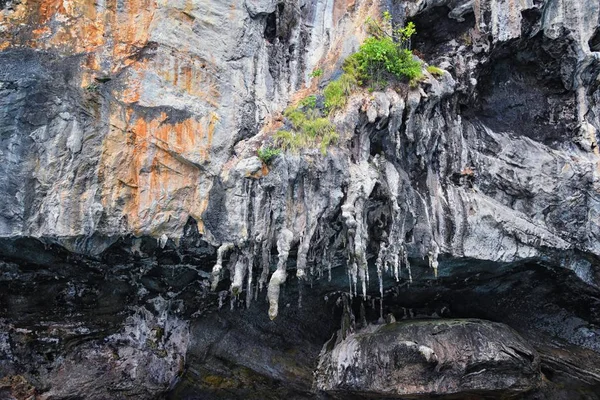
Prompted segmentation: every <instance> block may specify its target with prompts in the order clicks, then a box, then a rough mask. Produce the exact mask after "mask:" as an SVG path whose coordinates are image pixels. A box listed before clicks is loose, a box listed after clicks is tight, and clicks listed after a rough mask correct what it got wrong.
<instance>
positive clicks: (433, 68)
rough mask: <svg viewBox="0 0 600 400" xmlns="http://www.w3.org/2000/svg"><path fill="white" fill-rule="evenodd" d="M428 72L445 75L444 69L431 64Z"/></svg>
mask: <svg viewBox="0 0 600 400" xmlns="http://www.w3.org/2000/svg"><path fill="white" fill-rule="evenodd" d="M427 72H429V73H430V74H431V75H434V76H443V75H444V70H443V69H441V68H438V67H436V66H435V65H430V66H429V67H427Z"/></svg>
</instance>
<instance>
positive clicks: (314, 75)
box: [308, 68, 323, 78]
mask: <svg viewBox="0 0 600 400" xmlns="http://www.w3.org/2000/svg"><path fill="white" fill-rule="evenodd" d="M308 76H309V77H310V78H319V77H321V76H323V69H322V68H316V69H315V70H314V71H313V72H311V73H310V74H309V75H308Z"/></svg>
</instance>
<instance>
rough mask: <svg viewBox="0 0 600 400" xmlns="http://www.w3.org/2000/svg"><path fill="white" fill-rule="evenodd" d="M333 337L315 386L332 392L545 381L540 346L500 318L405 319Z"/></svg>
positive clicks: (522, 388)
mask: <svg viewBox="0 0 600 400" xmlns="http://www.w3.org/2000/svg"><path fill="white" fill-rule="evenodd" d="M332 341H333V340H332ZM332 341H330V342H328V343H327V344H326V345H325V348H324V351H323V353H322V354H321V358H320V362H319V366H318V368H317V372H316V374H315V386H316V389H318V390H322V391H325V392H328V393H329V394H332V395H334V396H335V395H336V394H340V395H347V394H348V392H351V393H354V394H357V395H360V396H369V395H374V396H379V397H381V396H385V397H387V396H410V397H417V398H418V397H421V396H423V397H425V396H431V395H452V396H459V397H461V398H462V396H468V395H485V396H486V397H487V396H493V395H494V393H500V392H501V395H502V396H506V395H507V394H519V393H523V392H526V391H529V390H531V389H534V388H535V387H537V386H538V384H539V383H540V377H541V375H540V362H539V357H538V355H537V353H536V351H535V350H534V349H533V348H532V347H531V346H530V345H529V344H528V343H527V342H525V340H524V339H522V338H521V337H520V336H519V335H518V334H517V333H516V332H514V331H513V330H512V329H511V328H509V327H508V326H506V325H504V324H501V323H495V322H489V321H483V320H475V319H453V320H435V319H432V320H413V321H402V322H395V323H391V324H387V325H376V326H369V327H367V328H365V329H363V330H361V331H358V332H356V333H352V334H350V335H348V336H347V337H346V338H345V339H343V340H338V342H337V343H336V344H335V345H334V346H332V345H333V343H332Z"/></svg>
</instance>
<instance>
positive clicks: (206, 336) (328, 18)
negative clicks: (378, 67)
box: [0, 0, 600, 399]
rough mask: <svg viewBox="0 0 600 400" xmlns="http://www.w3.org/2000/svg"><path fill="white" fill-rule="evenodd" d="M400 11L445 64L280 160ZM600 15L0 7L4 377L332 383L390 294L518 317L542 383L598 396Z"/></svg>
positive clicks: (234, 390) (388, 6)
mask: <svg viewBox="0 0 600 400" xmlns="http://www.w3.org/2000/svg"><path fill="white" fill-rule="evenodd" d="M384 10H389V11H390V12H391V15H392V19H393V21H394V22H397V23H403V22H405V21H407V20H412V21H414V22H415V24H416V26H417V31H418V34H417V36H416V37H415V39H414V41H413V47H414V48H415V50H416V51H417V52H418V53H417V54H418V55H419V57H420V58H421V59H422V60H423V61H424V62H427V63H429V64H431V65H434V64H435V65H437V66H439V67H440V68H442V69H443V70H444V72H443V74H441V75H438V74H436V75H435V76H434V75H432V74H430V73H427V72H424V73H425V79H424V80H423V81H422V82H420V83H419V84H418V85H417V87H409V85H407V84H406V82H395V83H393V84H391V85H389V87H387V88H386V89H383V90H380V91H377V90H375V91H372V92H370V91H369V90H367V89H366V88H362V89H358V90H356V92H355V93H354V94H353V95H352V96H351V97H350V99H349V101H348V103H347V105H346V106H345V108H344V109H343V110H339V111H337V112H336V113H333V114H332V115H331V116H330V118H331V120H332V121H333V123H334V124H335V126H336V130H337V132H338V134H339V136H340V140H339V141H338V143H337V144H336V145H335V146H331V147H330V148H329V149H328V151H327V154H326V155H325V156H323V155H322V154H321V153H320V152H318V151H317V150H311V149H304V150H302V151H300V152H298V153H293V152H286V153H284V154H282V155H280V156H278V157H276V158H275V159H274V161H273V162H272V163H271V165H268V166H267V165H264V163H262V161H261V160H260V159H259V158H258V157H257V149H258V148H260V146H267V145H272V144H273V135H274V133H275V132H277V130H278V129H280V128H282V127H284V126H285V124H286V122H285V121H283V120H282V117H281V114H280V113H281V111H282V110H283V109H284V108H285V107H286V106H288V105H289V104H294V103H295V102H297V101H299V100H300V99H301V98H303V97H304V96H306V95H309V94H313V93H318V90H319V88H321V87H322V86H324V85H325V83H326V82H327V81H329V80H332V79H335V78H336V77H338V76H339V73H340V68H341V65H342V62H343V60H344V58H345V57H346V56H348V55H349V54H351V53H352V52H354V51H355V50H356V49H357V48H358V46H359V44H360V43H361V41H362V40H363V39H364V38H365V36H366V32H365V29H364V21H365V20H366V19H367V18H368V17H373V18H377V17H378V16H379V15H381V12H383V11H384ZM599 22H600V6H599V4H598V2H597V1H594V0H583V1H580V0H556V1H530V0H523V1H512V0H510V1H496V0H470V1H469V0H467V1H465V0H436V1H421V0H417V1H406V2H403V1H383V0H381V1H370V0H369V1H367V0H303V1H292V0H279V1H275V0H229V1H221V0H210V1H206V0H186V1H183V0H177V1H171V0H169V1H166V0H132V1H126V2H123V1H113V0H109V1H92V0H84V1H76V2H73V1H63V0H9V1H2V0H0V160H1V162H0V196H2V197H1V200H2V201H1V202H0V204H1V205H0V328H1V329H0V396H5V397H6V396H9V398H10V396H12V397H15V398H17V397H23V396H24V398H27V396H31V394H30V393H35V395H36V396H41V398H47V399H68V398H78V397H85V398H87V397H90V398H92V397H93V398H98V399H100V398H115V399H117V398H125V397H127V398H130V399H131V398H133V399H135V398H137V399H146V398H153V397H158V396H163V395H165V393H167V392H170V393H172V394H171V395H170V396H172V397H173V398H190V399H191V398H196V397H198V396H199V397H200V398H203V399H205V398H229V399H230V398H250V397H251V396H256V397H257V398H281V397H288V398H294V397H296V398H311V396H313V394H311V392H310V391H311V387H312V381H311V380H312V379H311V377H312V375H311V371H312V370H313V369H314V368H315V367H316V362H317V355H318V351H319V349H320V348H321V346H322V344H323V343H324V342H325V341H326V339H327V338H329V337H331V335H332V334H333V333H334V332H335V331H336V330H337V329H338V328H339V325H340V324H341V325H343V326H345V327H346V328H348V329H350V328H351V329H358V328H359V327H361V326H362V327H365V326H367V325H368V324H369V323H374V322H376V321H378V320H379V319H381V318H382V316H383V314H385V313H391V314H393V315H395V316H396V318H397V319H400V318H404V319H412V318H414V317H416V316H423V315H425V316H428V317H436V318H439V317H455V318H484V319H490V320H494V321H500V322H503V323H505V324H507V325H509V326H510V327H512V328H513V329H515V330H517V331H518V332H519V334H520V335H521V336H522V337H524V338H525V340H527V341H528V342H530V343H531V344H532V345H533V346H534V347H535V349H536V351H538V352H539V354H540V360H541V361H540V362H541V365H542V372H543V374H544V376H545V378H546V379H545V380H544V381H543V384H542V385H541V386H540V387H539V388H538V389H536V390H535V391H534V392H532V394H531V396H533V397H531V398H557V399H558V398H577V397H576V396H580V398H597V395H595V393H600V391H598V390H596V389H597V388H598V385H599V384H600V369H598V365H600V363H599V361H600V357H599V355H598V353H599V352H600V340H599V338H600V331H599V329H598V326H599V324H600V314H599V312H600V303H599V300H598V299H599V298H600V290H599V285H600V267H599V265H600V263H599V259H598V257H599V256H600V244H599V243H600V241H599V240H598V239H599V237H600V220H599V215H600V197H599V196H600V195H599V193H600V191H599V189H600V187H599V184H598V182H599V181H598V174H599V171H600V170H599V169H598V165H599V164H598V162H599V160H600V153H599V150H598V144H597V134H598V129H600V119H599V116H600V110H599V104H600V91H599V86H598V74H599V73H600V61H599V57H598V54H600V53H598V51H599V50H600V33H599V32H600V30H599V29H598V26H599ZM318 68H319V69H322V70H323V71H324V73H323V76H322V77H320V78H310V76H309V75H310V73H311V72H312V71H314V70H315V69H318ZM317 97H318V99H317V103H318V104H320V105H322V103H323V101H322V100H323V99H322V98H321V96H320V95H319V96H317ZM530 280H531V281H530ZM342 291H345V292H349V294H350V295H351V296H352V300H351V301H349V304H347V306H344V307H342V306H340V304H341V303H343V302H344V300H343V299H344V298H345V295H342V294H341V292H342ZM458 293H460V295H458ZM325 298H326V300H324V299H325ZM467 298H468V299H471V300H472V301H468V302H467V301H465V300H464V299H467ZM521 301H522V303H523V304H522V305H521V304H520V303H519V302H521ZM484 305H485V306H484ZM300 307H304V308H300ZM305 308H308V310H306V309H305ZM343 308H344V311H342V309H343ZM348 309H351V310H350V311H349V310H348ZM217 310H219V311H217ZM300 310H302V311H300ZM509 310H510V312H509ZM258 315H261V316H262V317H260V318H259V317H258ZM340 317H341V319H340ZM271 320H273V321H271ZM340 321H341V322H340ZM441 323H442V322H440V324H441ZM482 324H483V325H484V326H489V325H486V324H487V323H482ZM468 326H469V327H470V328H469V329H467V328H466V326H465V327H464V329H465V331H464V337H473V335H476V331H473V330H471V328H473V327H472V325H468ZM241 327H246V328H245V330H244V329H242V328H241ZM204 329H206V331H205V330H204ZM380 329H383V328H380ZM289 332H292V333H289ZM244 333H247V335H244ZM411 334H414V335H417V336H419V335H425V336H427V334H426V333H424V332H420V331H419V332H416V331H415V332H412V331H411ZM486 337H487V336H486ZM222 338H225V339H222ZM221 339H222V340H221ZM403 340H404V339H403ZM406 340H409V339H406ZM490 340H492V339H490ZM494 340H495V339H494ZM413 341H415V342H418V341H417V340H416V339H413ZM237 342H242V343H243V345H241V346H239V347H236V346H237V345H236V344H235V343H237ZM258 342H260V343H261V345H260V346H256V345H255V344H256V343H258ZM492 342H493V340H492ZM382 344H383V343H382ZM373 346H375V345H373ZM523 346H524V347H526V348H528V347H527V346H526V345H523ZM375 348H376V347H373V349H375ZM296 356H297V357H296ZM256 360H260V361H256ZM81 364H83V365H85V366H86V368H87V369H88V370H89V372H88V373H86V372H85V371H86V369H84V368H78V367H77V365H81ZM459 365H460V363H457V368H458V366H459ZM522 371H523V369H522V368H521V367H515V369H514V370H511V371H509V372H508V373H509V375H507V376H522V375H521V374H522ZM457 374H458V372H457ZM510 374H513V375H510ZM456 376H458V375H456ZM66 377H67V378H68V379H67V378H66ZM98 377H101V378H98ZM422 378H423V379H424V381H429V379H428V378H426V377H422ZM507 379H508V378H507ZM250 382H254V383H253V384H254V385H255V386H254V389H255V390H253V391H248V389H247V387H248V385H249V383H250ZM507 382H508V381H505V382H503V384H505V385H504V386H501V385H500V383H502V382H499V383H498V386H497V387H498V388H500V387H503V388H510V387H511V385H510V384H508V383H507ZM424 384H425V383H424ZM525 386H526V385H525ZM467 389H468V388H467ZM361 390H362V389H361ZM435 390H437V389H435ZM448 392H450V389H448ZM5 393H6V394H5ZM9 393H12V394H9ZM438 393H442V391H441V390H440V391H439V392H438ZM194 396H196V397H194ZM261 396H262V397H261ZM536 396H537V397H536Z"/></svg>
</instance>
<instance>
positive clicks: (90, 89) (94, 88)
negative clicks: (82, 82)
mask: <svg viewBox="0 0 600 400" xmlns="http://www.w3.org/2000/svg"><path fill="white" fill-rule="evenodd" d="M84 90H85V91H86V92H87V93H98V92H99V91H100V86H98V84H97V83H96V82H92V83H90V84H89V85H87V86H86V87H85V88H84Z"/></svg>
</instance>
